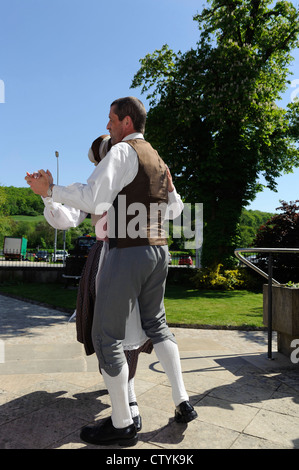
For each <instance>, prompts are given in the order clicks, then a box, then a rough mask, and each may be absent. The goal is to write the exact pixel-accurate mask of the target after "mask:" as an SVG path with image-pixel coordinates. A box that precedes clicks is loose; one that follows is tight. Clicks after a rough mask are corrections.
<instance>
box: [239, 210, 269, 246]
mask: <svg viewBox="0 0 299 470" xmlns="http://www.w3.org/2000/svg"><path fill="white" fill-rule="evenodd" d="M273 215H274V214H272V213H270V212H261V211H253V210H246V209H243V210H242V213H241V217H240V222H239V233H240V242H239V247H242V248H247V247H249V246H252V245H253V242H254V239H255V236H256V234H257V232H258V230H259V228H260V227H261V226H262V225H264V224H265V223H266V222H267V221H268V220H269V219H271V218H272V217H273Z"/></svg>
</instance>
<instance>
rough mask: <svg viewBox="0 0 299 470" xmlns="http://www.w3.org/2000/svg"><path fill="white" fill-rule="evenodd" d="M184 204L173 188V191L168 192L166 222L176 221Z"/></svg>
mask: <svg viewBox="0 0 299 470" xmlns="http://www.w3.org/2000/svg"><path fill="white" fill-rule="evenodd" d="M183 209H184V203H183V201H182V199H181V196H180V195H179V194H178V193H177V191H176V189H175V188H174V190H173V191H171V192H168V205H167V209H166V213H165V219H166V220H173V219H176V218H177V217H178V216H179V215H180V214H181V213H182V211H183Z"/></svg>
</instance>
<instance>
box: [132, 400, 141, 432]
mask: <svg viewBox="0 0 299 470" xmlns="http://www.w3.org/2000/svg"><path fill="white" fill-rule="evenodd" d="M129 406H130V408H131V407H133V406H137V408H138V403H137V402H136V401H132V402H131V403H129ZM132 419H133V421H134V424H135V427H136V431H137V432H139V431H141V428H142V420H141V416H140V415H137V416H134V418H132Z"/></svg>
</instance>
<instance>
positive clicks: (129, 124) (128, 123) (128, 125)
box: [124, 116, 134, 132]
mask: <svg viewBox="0 0 299 470" xmlns="http://www.w3.org/2000/svg"><path fill="white" fill-rule="evenodd" d="M124 120H125V126H126V128H127V130H129V131H132V132H134V124H133V121H132V118H131V116H125V117H124Z"/></svg>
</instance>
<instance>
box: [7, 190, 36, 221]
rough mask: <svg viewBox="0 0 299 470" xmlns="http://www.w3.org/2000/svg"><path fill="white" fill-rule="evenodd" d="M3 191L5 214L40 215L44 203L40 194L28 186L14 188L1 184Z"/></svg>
mask: <svg viewBox="0 0 299 470" xmlns="http://www.w3.org/2000/svg"><path fill="white" fill-rule="evenodd" d="M1 188H2V192H3V193H4V198H5V200H4V208H3V212H4V214H5V215H8V216H12V215H31V216H32V215H42V214H43V210H44V203H43V201H42V199H41V197H40V196H38V195H37V194H34V192H33V191H32V190H31V189H30V188H29V187H28V188H15V187H14V186H1Z"/></svg>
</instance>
